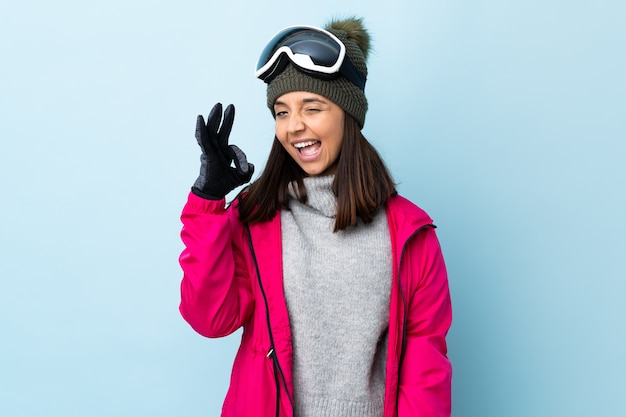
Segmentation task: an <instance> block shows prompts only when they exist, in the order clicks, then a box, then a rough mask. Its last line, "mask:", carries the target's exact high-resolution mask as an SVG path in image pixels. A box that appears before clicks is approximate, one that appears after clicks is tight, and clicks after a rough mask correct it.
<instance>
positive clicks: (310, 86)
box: [267, 18, 370, 128]
mask: <svg viewBox="0 0 626 417" xmlns="http://www.w3.org/2000/svg"><path fill="white" fill-rule="evenodd" d="M324 29H326V30H327V31H329V32H331V33H332V34H333V35H335V36H336V37H337V38H339V40H340V41H341V42H343V44H344V45H345V46H346V55H347V56H348V57H349V58H350V60H351V61H352V63H353V64H354V66H355V67H356V68H357V69H358V70H359V71H360V72H362V73H363V75H364V76H365V77H366V78H367V65H366V61H367V56H368V53H369V50H370V36H369V33H368V32H367V30H366V29H365V27H364V26H363V21H362V19H359V18H349V19H345V20H333V21H331V22H330V23H329V24H327V25H326V27H325V28H324ZM292 91H308V92H311V93H315V94H319V95H321V96H323V97H326V98H327V99H329V100H330V101H332V102H333V103H335V104H337V105H338V106H339V107H341V108H342V109H343V110H344V111H345V112H346V113H348V114H349V115H351V116H352V117H354V119H355V120H356V121H357V122H358V123H359V126H360V127H361V128H363V124H364V123H365V113H366V112H367V98H366V97H365V93H364V92H363V91H362V90H361V89H360V88H359V87H357V86H356V85H355V84H353V83H352V82H350V81H348V79H346V78H345V77H343V76H339V77H338V78H336V79H334V80H321V79H318V78H314V77H312V76H309V75H306V74H304V73H303V72H301V71H299V70H298V69H297V68H296V67H295V66H294V65H293V64H291V63H290V64H289V65H287V66H286V67H285V69H284V70H283V72H282V73H280V74H279V75H277V76H276V78H274V79H273V80H272V81H271V82H270V83H269V84H268V86H267V106H268V107H269V109H270V111H271V112H272V115H274V103H275V102H276V100H277V99H278V97H280V96H282V95H283V94H285V93H290V92H292Z"/></svg>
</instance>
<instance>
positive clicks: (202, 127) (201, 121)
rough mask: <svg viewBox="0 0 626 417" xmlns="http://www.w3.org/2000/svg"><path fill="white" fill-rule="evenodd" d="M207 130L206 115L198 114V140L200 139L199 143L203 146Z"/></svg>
mask: <svg viewBox="0 0 626 417" xmlns="http://www.w3.org/2000/svg"><path fill="white" fill-rule="evenodd" d="M205 130H206V125H205V124H204V117H202V115H200V114H199V115H198V118H197V119H196V140H197V141H198V145H200V147H202V137H203V136H205V135H204V131H205Z"/></svg>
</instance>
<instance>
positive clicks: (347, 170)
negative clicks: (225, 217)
mask: <svg viewBox="0 0 626 417" xmlns="http://www.w3.org/2000/svg"><path fill="white" fill-rule="evenodd" d="M305 176H306V173H305V172H304V171H303V170H302V168H300V166H299V165H298V164H297V163H296V162H295V161H294V160H293V158H292V157H291V156H290V155H289V154H288V153H287V151H286V150H285V149H284V148H283V146H282V145H281V144H280V142H279V141H278V140H277V139H276V138H274V143H273V144H272V149H271V150H270V154H269V156H268V158H267V163H266V165H265V169H264V170H263V172H262V173H261V175H260V176H259V178H258V179H257V180H256V181H254V182H253V183H252V184H250V185H249V186H248V187H247V188H246V189H245V190H243V192H242V193H241V195H244V196H245V197H244V198H240V199H239V215H240V219H241V221H243V222H246V223H251V224H253V223H258V222H264V221H268V220H270V219H271V218H272V217H274V216H275V215H276V211H277V210H281V209H282V210H289V195H288V187H289V184H290V183H292V182H295V183H296V184H297V189H298V192H297V196H298V200H299V201H300V202H301V203H306V201H307V193H306V187H305V186H304V181H303V178H304V177H305ZM332 187H333V188H332V189H333V193H334V194H335V196H337V216H336V218H335V228H334V231H335V232H336V231H339V230H344V229H347V228H348V227H350V226H356V225H357V220H358V219H359V218H360V219H361V221H362V222H363V223H370V222H371V221H372V219H373V216H374V212H375V211H376V210H378V209H379V208H380V207H382V206H383V205H384V204H385V202H386V201H387V200H388V199H389V197H391V196H394V195H395V194H396V193H397V192H396V187H395V183H394V182H393V178H392V177H391V174H390V173H389V170H388V169H387V166H386V165H385V163H384V162H383V160H382V158H381V157H380V155H379V154H378V152H377V151H376V149H375V148H374V147H373V146H372V144H370V143H369V142H368V141H367V139H365V136H363V134H362V133H361V131H360V129H359V125H358V123H357V122H356V120H355V119H354V118H353V117H352V116H350V115H349V114H347V113H346V114H345V120H344V136H343V142H342V145H341V152H340V155H339V158H338V160H337V172H336V174H335V179H334V181H333V186H332Z"/></svg>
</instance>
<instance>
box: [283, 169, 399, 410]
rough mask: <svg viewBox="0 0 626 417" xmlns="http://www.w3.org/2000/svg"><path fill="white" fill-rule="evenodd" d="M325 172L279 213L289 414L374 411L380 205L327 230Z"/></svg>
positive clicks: (380, 295) (380, 343) (382, 252)
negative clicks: (350, 223) (365, 218)
mask: <svg viewBox="0 0 626 417" xmlns="http://www.w3.org/2000/svg"><path fill="white" fill-rule="evenodd" d="M333 179H334V177H333V176H321V177H307V178H305V186H306V190H307V195H308V202H307V203H306V204H301V203H299V202H298V201H297V199H295V192H294V190H293V189H292V190H290V195H291V197H292V200H290V209H291V210H289V211H287V210H284V211H283V212H282V213H281V230H282V241H283V271H284V289H285V299H286V303H287V309H288V313H289V320H290V323H291V332H292V342H293V348H294V350H293V352H294V353H293V378H294V379H293V382H294V416H295V417H326V416H328V417H330V416H332V417H382V415H383V400H384V392H385V360H386V355H387V329H388V323H389V297H390V291H391V276H392V270H391V268H392V266H391V265H392V256H391V243H390V238H389V229H388V224H387V218H386V214H385V210H383V209H381V210H379V211H378V212H377V213H376V215H375V217H374V220H373V222H372V223H369V224H363V223H361V222H360V223H359V224H358V226H357V227H352V228H349V229H346V230H343V231H339V232H336V233H333V226H334V222H335V212H336V207H337V202H336V198H335V196H334V194H333V193H332V189H331V187H332V181H333Z"/></svg>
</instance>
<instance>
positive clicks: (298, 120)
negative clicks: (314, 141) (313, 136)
mask: <svg viewBox="0 0 626 417" xmlns="http://www.w3.org/2000/svg"><path fill="white" fill-rule="evenodd" d="M302 130H304V122H303V121H302V117H300V114H298V113H297V112H293V113H291V114H289V122H288V124H287V131H288V132H289V133H297V132H300V131H302Z"/></svg>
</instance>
